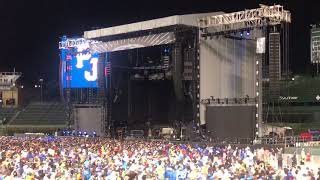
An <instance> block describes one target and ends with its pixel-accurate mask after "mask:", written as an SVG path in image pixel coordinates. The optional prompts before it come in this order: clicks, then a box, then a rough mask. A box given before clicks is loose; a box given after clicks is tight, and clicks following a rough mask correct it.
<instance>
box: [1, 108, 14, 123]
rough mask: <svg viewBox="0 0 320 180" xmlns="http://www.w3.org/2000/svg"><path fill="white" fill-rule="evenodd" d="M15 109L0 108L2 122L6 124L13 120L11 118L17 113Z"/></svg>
mask: <svg viewBox="0 0 320 180" xmlns="http://www.w3.org/2000/svg"><path fill="white" fill-rule="evenodd" d="M17 111H18V110H17V109H15V108H0V121H2V123H3V124H6V123H7V122H9V121H10V120H11V118H12V117H13V116H14V115H15V114H16V113H17Z"/></svg>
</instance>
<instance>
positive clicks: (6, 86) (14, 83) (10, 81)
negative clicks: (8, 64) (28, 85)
mask: <svg viewBox="0 0 320 180" xmlns="http://www.w3.org/2000/svg"><path fill="white" fill-rule="evenodd" d="M20 77H21V73H19V72H0V107H2V108H17V107H18V106H19V104H21V98H20V97H21V91H20V90H21V88H23V87H22V86H19V85H18V84H19V83H18V79H19V78H20Z"/></svg>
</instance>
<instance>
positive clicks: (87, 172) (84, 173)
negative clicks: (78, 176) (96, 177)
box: [82, 169, 91, 180]
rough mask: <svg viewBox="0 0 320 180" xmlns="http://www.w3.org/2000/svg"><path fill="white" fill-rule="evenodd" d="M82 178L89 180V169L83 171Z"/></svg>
mask: <svg viewBox="0 0 320 180" xmlns="http://www.w3.org/2000/svg"><path fill="white" fill-rule="evenodd" d="M82 177H83V178H84V180H89V179H90V177H91V173H90V170H89V169H85V170H84V171H83V172H82Z"/></svg>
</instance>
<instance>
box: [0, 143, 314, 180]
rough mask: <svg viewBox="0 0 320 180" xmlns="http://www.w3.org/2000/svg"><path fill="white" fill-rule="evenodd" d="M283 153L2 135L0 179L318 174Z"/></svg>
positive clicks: (197, 178) (289, 176)
mask: <svg viewBox="0 0 320 180" xmlns="http://www.w3.org/2000/svg"><path fill="white" fill-rule="evenodd" d="M278 156H281V157H278ZM282 156H283V154H282V149H264V148H260V149H253V148H249V147H247V148H240V147H231V146H227V147H217V146H209V145H202V146H200V145H196V144H194V145H191V144H173V143H169V142H162V141H154V142H152V141H148V142H147V141H142V140H141V141H139V140H130V141H126V140H125V141H118V140H111V139H104V138H78V137H46V138H44V137H42V138H31V137H0V180H10V179H27V180H32V179H44V180H50V179H70V180H71V179H72V180H73V179H76V180H80V179H81V180H82V179H83V180H91V179H98V180H100V179H101V180H102V179H107V180H118V179H139V180H140V179H141V180H142V179H155V180H162V179H169V180H183V179H190V180H193V179H195V180H200V179H201V180H203V179H288V180H291V179H298V180H300V179H316V178H318V179H319V178H320V177H319V173H320V169H315V168H316V167H314V166H315V165H311V164H308V162H303V164H300V162H299V161H297V157H296V155H293V156H292V157H287V158H282ZM317 168H318V167H317Z"/></svg>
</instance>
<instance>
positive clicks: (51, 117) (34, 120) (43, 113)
mask: <svg viewBox="0 0 320 180" xmlns="http://www.w3.org/2000/svg"><path fill="white" fill-rule="evenodd" d="M65 123H66V111H65V106H64V105H63V104H61V103H47V102H46V103H32V104H30V105H28V106H27V107H26V108H24V109H22V110H21V112H20V113H19V115H18V116H17V117H16V118H14V119H13V120H12V122H10V125H64V124H65Z"/></svg>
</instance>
